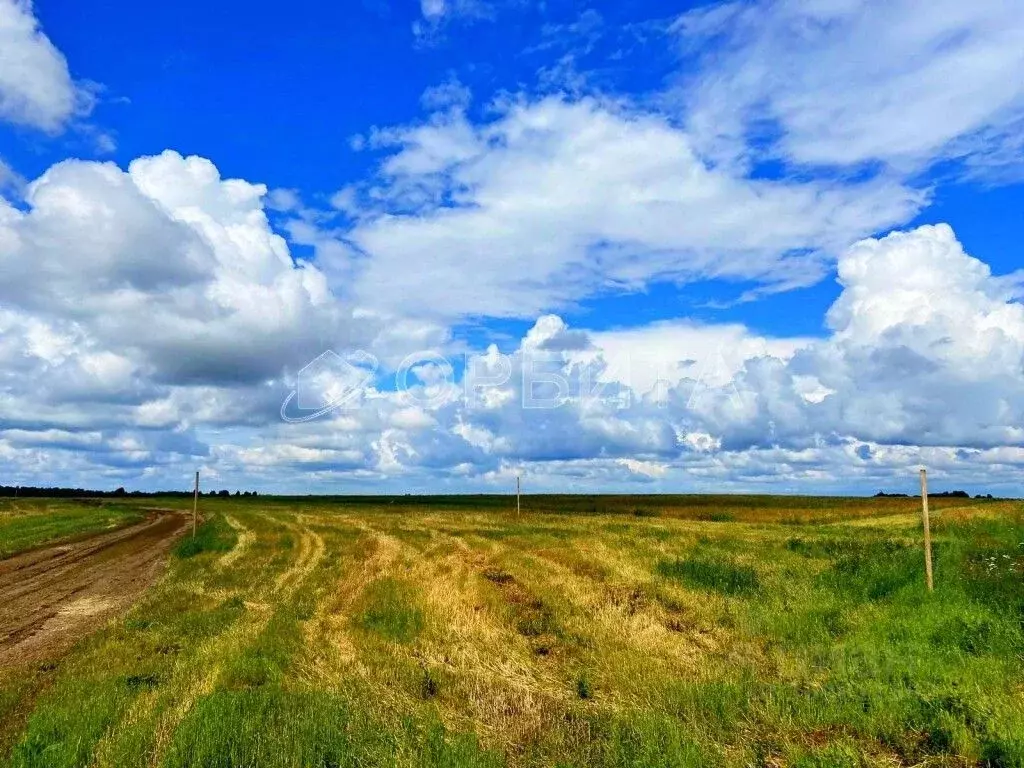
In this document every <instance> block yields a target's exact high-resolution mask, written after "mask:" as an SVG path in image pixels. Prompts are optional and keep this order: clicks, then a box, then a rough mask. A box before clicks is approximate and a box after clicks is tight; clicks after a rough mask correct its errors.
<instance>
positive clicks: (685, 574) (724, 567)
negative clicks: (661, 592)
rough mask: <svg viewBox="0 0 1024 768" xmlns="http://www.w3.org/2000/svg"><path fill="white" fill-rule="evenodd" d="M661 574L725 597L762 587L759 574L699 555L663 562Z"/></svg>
mask: <svg viewBox="0 0 1024 768" xmlns="http://www.w3.org/2000/svg"><path fill="white" fill-rule="evenodd" d="M658 573H660V574H661V575H662V576H664V577H666V578H668V579H673V580H674V581H679V582H682V583H683V584H686V585H688V586H692V587H701V588H704V589H713V590H715V591H717V592H721V593H722V594H726V595H745V594H751V593H753V592H756V591H757V590H758V589H759V588H760V582H759V581H758V578H757V571H755V570H754V569H753V568H751V567H750V566H749V565H741V564H738V563H735V562H733V561H732V560H728V559H725V558H716V557H711V556H706V555H705V556H698V557H692V558H688V559H681V558H676V559H675V560H661V561H660V562H659V563H658Z"/></svg>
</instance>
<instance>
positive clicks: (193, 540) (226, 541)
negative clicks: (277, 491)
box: [174, 515, 285, 560]
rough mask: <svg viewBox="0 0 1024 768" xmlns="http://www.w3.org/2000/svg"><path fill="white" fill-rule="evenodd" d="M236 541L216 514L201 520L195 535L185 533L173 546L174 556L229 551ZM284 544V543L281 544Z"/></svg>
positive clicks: (229, 527)
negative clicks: (201, 522)
mask: <svg viewBox="0 0 1024 768" xmlns="http://www.w3.org/2000/svg"><path fill="white" fill-rule="evenodd" d="M236 542H237V536H236V534H235V532H234V530H233V529H232V528H231V526H230V525H228V524H227V523H226V522H225V521H224V518H223V517H221V516H219V515H217V516H214V517H211V518H209V519H208V520H205V521H203V524H202V525H200V526H199V527H198V528H197V529H196V535H195V536H192V535H190V534H186V535H185V537H184V538H182V539H181V541H179V542H178V543H177V544H176V545H175V547H174V555H175V557H178V558H181V559H183V560H187V559H188V558H190V557H195V556H196V555H201V554H204V553H207V552H213V553H218V552H219V553H224V552H230V551H231V550H232V549H233V548H234V546H235V544H236ZM282 546H285V545H282Z"/></svg>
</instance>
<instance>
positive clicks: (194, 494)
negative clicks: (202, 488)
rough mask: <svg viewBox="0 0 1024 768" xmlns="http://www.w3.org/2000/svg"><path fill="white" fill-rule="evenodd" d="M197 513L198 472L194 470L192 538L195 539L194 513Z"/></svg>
mask: <svg viewBox="0 0 1024 768" xmlns="http://www.w3.org/2000/svg"><path fill="white" fill-rule="evenodd" d="M198 511H199V471H198V470H196V490H195V493H193V494H192V538H193V539H194V538H195V537H196V513H197V512H198Z"/></svg>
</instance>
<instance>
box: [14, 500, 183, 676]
mask: <svg viewBox="0 0 1024 768" xmlns="http://www.w3.org/2000/svg"><path fill="white" fill-rule="evenodd" d="M187 522H188V521H187V517H186V515H185V514H184V513H181V512H175V511H173V510H151V511H150V516H149V518H148V519H146V520H145V521H144V522H141V523H139V524H137V525H133V526H131V527H128V528H122V529H119V530H117V531H111V532H108V533H101V534H98V535H96V536H91V537H89V538H86V539H81V540H79V541H74V542H69V543H64V544H58V545H55V546H49V547H44V548H42V549H36V550H33V551H30V552H25V553H23V554H21V555H16V556H14V557H12V558H9V559H7V560H3V561H0V671H2V670H4V669H7V668H11V667H17V666H21V665H23V664H29V663H33V662H38V661H41V660H43V659H46V658H50V657H53V656H56V655H58V654H60V653H62V652H63V651H65V650H67V649H68V648H70V647H71V646H72V645H74V643H75V642H76V641H77V640H78V639H79V638H81V637H83V636H84V635H86V634H88V633H89V632H92V631H93V630H95V629H98V628H99V627H100V626H102V625H103V624H104V623H105V622H106V621H107V619H109V618H110V617H111V616H112V615H114V614H115V613H117V612H119V611H123V610H125V609H127V608H128V607H129V606H130V605H131V604H132V602H133V601H134V600H135V599H136V598H137V597H138V596H139V595H140V594H141V593H142V591H143V590H144V589H145V588H146V587H147V586H149V585H150V584H151V583H152V582H153V581H154V580H155V579H156V578H157V576H158V575H159V574H160V572H161V569H162V567H163V565H164V563H165V561H166V556H167V554H168V552H169V551H170V548H171V546H172V544H173V543H174V541H175V540H176V539H177V538H178V536H179V535H180V534H181V533H182V532H184V530H185V528H186V525H187Z"/></svg>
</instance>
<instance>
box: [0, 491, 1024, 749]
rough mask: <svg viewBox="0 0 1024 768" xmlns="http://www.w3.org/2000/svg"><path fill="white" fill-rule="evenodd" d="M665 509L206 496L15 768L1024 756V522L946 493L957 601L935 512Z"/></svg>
mask: <svg viewBox="0 0 1024 768" xmlns="http://www.w3.org/2000/svg"><path fill="white" fill-rule="evenodd" d="M655 501H657V499H656V497H651V498H649V499H644V500H642V501H640V502H638V501H636V500H629V499H626V498H623V499H622V500H620V501H618V502H616V505H615V506H614V513H606V514H601V513H600V512H597V513H594V512H589V511H587V508H586V507H585V505H586V504H587V503H590V502H587V501H586V500H575V501H574V506H572V507H571V508H572V510H573V513H572V514H568V513H564V514H560V513H551V512H544V513H542V512H536V511H534V512H528V513H525V514H523V515H521V516H519V517H517V516H515V514H514V513H510V512H509V511H501V510H498V509H485V510H483V511H476V510H474V509H473V508H472V507H467V506H466V505H465V504H462V503H461V502H460V503H459V504H458V505H451V506H449V505H447V504H445V503H444V501H443V500H442V501H439V502H438V503H437V504H436V505H435V506H429V505H426V504H423V503H420V502H419V501H418V500H417V501H416V502H415V503H410V504H409V505H407V506H403V504H402V503H401V502H400V501H399V502H396V503H386V504H377V505H373V504H370V503H368V502H366V501H360V502H359V503H355V502H348V501H345V502H334V503H330V504H323V503H319V504H318V503H315V502H311V501H307V502H302V503H300V502H298V501H293V502H275V501H268V500H263V499H260V500H251V501H248V500H244V501H240V500H223V501H222V500H216V501H213V500H204V509H205V512H206V514H207V518H208V520H207V522H206V523H205V524H204V525H203V526H202V527H201V529H200V535H199V537H198V538H197V539H196V541H195V542H194V543H193V542H192V541H190V540H187V541H184V542H183V543H182V544H181V545H180V546H179V547H178V550H177V553H176V556H175V558H174V560H173V562H172V565H171V568H170V571H169V573H168V575H167V576H166V578H165V579H164V580H163V581H162V582H161V583H160V584H159V585H158V586H157V587H156V588H154V590H152V591H151V593H150V594H149V595H148V596H147V598H146V599H145V600H144V601H143V602H142V603H141V604H139V605H138V606H136V607H135V608H134V609H133V610H132V611H131V612H130V614H129V615H128V616H127V617H126V618H124V619H123V620H120V621H118V622H117V623H116V624H114V625H112V626H110V627H109V628H107V629H106V630H104V631H102V632H100V633H98V634H97V635H95V636H93V637H91V638H88V639H87V640H85V641H84V642H83V643H81V644H80V645H79V646H78V647H77V648H76V649H75V650H74V651H73V652H72V653H71V654H69V655H68V656H67V657H65V658H64V659H62V660H60V661H59V663H57V664H47V665H43V666H41V667H38V668H34V669H29V670H21V671H18V672H16V673H13V674H10V675H9V676H8V678H7V679H5V680H4V681H3V682H2V683H0V748H2V750H3V754H4V756H5V757H4V761H5V763H6V764H9V765H15V766H47V767H50V766H55V767H59V766H211V767H213V766H224V767H225V768H228V767H229V766H230V767H240V766H269V767H270V768H276V767H278V766H280V767H281V768H298V767H300V766H324V767H326V766H349V765H351V766H356V765H360V766H363V765H402V766H435V765H436V766H462V765H465V766H477V765H483V766H500V765H522V766H528V765H537V766H540V765H545V766H547V765H560V766H581V767H582V766H640V765H642V766H720V765H753V766H781V765H785V766H860V765H893V766H895V765H908V766H909V765H948V766H1024V673H1022V664H1021V661H1022V654H1024V627H1022V621H1024V587H1022V584H1024V518H1022V515H1021V511H1020V506H1019V504H1017V503H1014V502H980V501H978V502H976V501H973V500H972V501H967V502H965V501H962V500H958V501H957V503H955V504H954V503H951V501H949V502H947V500H943V502H942V503H940V504H938V505H937V506H938V507H939V508H940V509H939V511H938V512H937V513H936V515H935V522H934V538H935V567H936V583H937V588H936V591H935V593H934V594H931V595H929V594H927V592H926V591H925V589H924V586H923V582H924V576H923V558H922V553H921V549H920V543H919V540H920V531H919V527H920V526H919V524H918V522H917V518H916V514H915V509H914V506H913V503H912V500H890V499H886V500H880V501H875V500H860V501H857V502H852V501H850V500H841V501H838V502H837V503H836V504H835V505H833V506H829V505H828V504H827V503H826V502H825V501H822V500H813V502H810V501H799V500H796V501H792V502H790V504H789V505H788V506H787V505H784V504H779V503H778V502H777V500H771V501H770V502H766V503H764V504H761V505H758V504H757V503H756V500H752V499H741V500H736V499H725V500H720V501H705V503H704V506H702V507H697V506H692V505H688V504H674V505H672V504H664V503H663V504H662V505H661V506H659V505H657V504H655V503H654V502H655ZM528 503H529V502H528ZM592 503H593V504H594V505H601V504H607V503H608V502H607V501H606V500H604V501H602V500H597V501H595V502H592ZM580 505H584V513H583V514H580V513H579V509H578V507H579V506H580Z"/></svg>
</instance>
